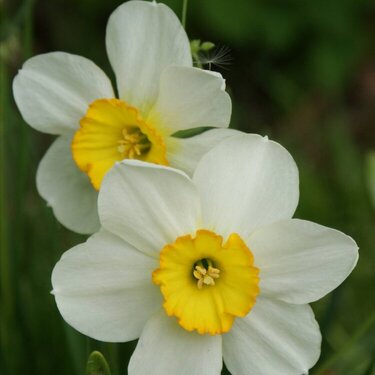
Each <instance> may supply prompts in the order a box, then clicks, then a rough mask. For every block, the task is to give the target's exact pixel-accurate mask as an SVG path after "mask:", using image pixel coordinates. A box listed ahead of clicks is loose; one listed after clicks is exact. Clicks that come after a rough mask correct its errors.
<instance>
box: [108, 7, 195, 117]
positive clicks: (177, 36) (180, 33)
mask: <svg viewBox="0 0 375 375" xmlns="http://www.w3.org/2000/svg"><path fill="white" fill-rule="evenodd" d="M106 45H107V51H108V56H109V60H110V62H111V65H112V68H113V70H114V71H115V74H116V78H117V86H118V91H119V93H120V98H121V99H123V100H125V101H126V102H128V103H129V104H131V105H133V106H136V107H138V108H139V109H141V111H142V112H143V114H144V115H145V113H147V111H148V109H149V108H150V107H151V106H152V104H153V103H154V101H155V98H156V95H157V92H158V87H159V79H160V75H161V73H162V71H163V70H164V69H165V68H166V67H167V66H169V65H183V66H191V65H192V60H191V52H190V44H189V40H188V37H187V35H186V33H185V30H184V29H183V27H182V25H181V23H180V21H179V20H178V18H177V17H176V15H175V14H174V13H173V12H172V10H171V9H169V8H168V7H167V6H165V5H164V4H156V2H146V1H129V2H127V3H125V4H123V5H120V6H119V7H118V8H117V9H116V10H115V11H114V12H113V13H112V15H111V17H110V18H109V21H108V26H107V34H106Z"/></svg>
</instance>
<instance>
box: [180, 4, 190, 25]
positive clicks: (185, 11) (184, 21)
mask: <svg viewBox="0 0 375 375" xmlns="http://www.w3.org/2000/svg"><path fill="white" fill-rule="evenodd" d="M188 2H189V0H183V3H182V17H181V23H182V26H183V27H184V29H185V30H186V15H187V7H188Z"/></svg>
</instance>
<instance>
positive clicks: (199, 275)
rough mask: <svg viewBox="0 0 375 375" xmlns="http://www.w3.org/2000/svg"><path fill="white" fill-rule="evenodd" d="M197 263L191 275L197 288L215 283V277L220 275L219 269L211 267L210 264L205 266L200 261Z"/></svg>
mask: <svg viewBox="0 0 375 375" xmlns="http://www.w3.org/2000/svg"><path fill="white" fill-rule="evenodd" d="M199 263H200V264H199V265H196V266H195V269H194V271H193V275H194V277H195V278H196V279H197V286H198V289H202V288H203V286H204V285H215V279H218V278H219V277H220V270H219V269H218V268H215V267H212V265H211V264H209V265H208V267H207V268H205V267H204V266H203V264H202V262H199Z"/></svg>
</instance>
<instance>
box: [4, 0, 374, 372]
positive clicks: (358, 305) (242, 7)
mask: <svg viewBox="0 0 375 375" xmlns="http://www.w3.org/2000/svg"><path fill="white" fill-rule="evenodd" d="M120 3H121V1H115V0H106V1H103V0H80V1H77V0H53V1H52V0H36V1H32V0H24V1H19V0H12V1H4V0H2V1H0V20H1V24H0V88H1V95H0V141H1V149H0V167H1V170H0V172H1V175H0V178H1V181H0V182H1V183H0V193H1V194H0V197H1V201H0V208H1V216H0V218H1V223H0V224H1V225H0V243H1V248H0V250H1V253H0V256H1V258H0V262H1V263H0V282H1V289H0V293H1V294H0V298H1V299H0V334H1V352H0V373H1V374H4V375H7V374H11V375H13V374H38V375H43V374H54V375H59V374H64V375H65V374H77V375H78V374H83V373H84V368H85V363H86V360H87V356H88V354H89V353H90V352H91V351H92V350H94V349H99V350H101V351H102V352H103V353H104V354H105V356H106V358H107V360H108V361H109V364H110V366H111V368H112V373H113V374H114V375H117V374H119V373H122V374H124V373H125V371H126V367H127V361H128V358H129V356H130V355H131V353H132V351H133V348H134V345H135V342H134V343H127V344H119V345H115V344H105V343H99V342H96V341H94V340H90V339H87V338H85V337H84V336H82V335H80V334H78V333H77V332H75V331H74V330H73V329H72V328H70V327H69V326H67V324H65V322H64V321H63V320H62V318H61V317H60V315H59V313H58V311H57V308H56V306H55V302H54V299H53V297H52V295H50V293H49V292H50V289H51V283H50V275H51V271H52V268H53V266H54V264H55V263H56V261H57V260H58V259H59V257H60V256H61V254H62V253H63V251H65V250H67V249H68V248H70V247H72V246H73V245H74V244H77V243H79V242H82V241H83V240H84V237H83V236H78V235H75V234H73V233H71V232H69V231H68V230H66V229H64V228H63V227H62V226H61V225H59V224H58V223H57V221H56V220H55V219H54V217H53V215H52V211H51V210H50V209H49V208H48V207H46V205H45V203H44V202H43V200H42V199H41V198H40V197H39V196H38V194H37V192H36V189H35V172H36V168H37V165H38V162H39V160H40V159H41V158H42V156H43V154H44V152H45V150H46V149H47V148H48V146H49V145H50V144H51V142H52V139H53V137H51V136H48V135H45V134H41V133H37V132H36V131H34V130H33V129H31V128H30V127H28V126H27V125H26V124H25V123H24V122H23V121H22V119H21V117H20V115H19V113H18V111H17V109H16V107H15V104H14V100H13V97H12V92H11V82H12V79H13V77H14V75H15V74H16V72H17V69H19V68H20V67H21V66H22V63H23V62H24V61H25V60H26V59H27V58H28V57H30V56H32V55H35V54H39V53H45V52H50V51H66V52H70V53H75V54H79V55H83V56H85V57H88V58H90V59H92V60H93V61H95V62H96V63H97V64H98V65H99V66H101V67H102V68H103V69H104V70H105V71H106V72H107V73H108V74H109V76H110V77H113V73H112V72H111V69H110V66H109V63H108V60H107V57H106V52H105V46H104V36H105V26H106V22H107V19H108V16H109V15H110V13H111V12H112V11H113V10H114V9H115V7H116V6H118V5H119V4H120ZM165 3H167V4H168V5H170V6H171V7H172V8H173V9H174V10H175V11H176V13H177V15H178V16H180V14H181V9H182V0H170V1H165ZM187 32H188V34H189V37H190V38H191V39H200V40H202V41H210V42H213V43H215V44H216V52H215V51H214V53H213V57H212V56H210V57H208V59H211V60H214V61H216V60H217V61H216V62H217V65H218V66H217V67H215V66H214V65H212V64H211V65H212V68H213V69H215V70H218V71H220V72H221V73H222V74H223V75H224V76H225V78H226V80H227V86H228V91H229V93H230V95H231V97H232V101H233V116H232V123H231V127H233V128H236V129H241V130H243V131H246V132H254V133H260V134H262V135H268V136H269V137H270V138H271V139H274V140H276V141H278V142H280V143H282V144H283V145H284V146H285V147H287V148H288V149H289V151H290V152H291V153H292V155H293V156H294V158H295V160H296V162H297V165H298V167H299V170H300V180H301V181H300V185H301V186H300V187H301V199H300V205H299V208H298V211H297V214H296V216H297V217H300V218H303V219H308V220H312V221H316V222H318V223H320V224H323V225H327V226H330V227H335V228H337V229H339V230H342V231H344V232H345V233H347V234H349V235H351V236H352V237H353V238H354V239H355V240H356V241H357V242H358V244H359V246H360V260H359V263H358V266H357V267H356V268H355V270H354V272H353V273H352V275H351V276H350V277H349V279H348V280H347V281H345V282H344V283H343V284H342V286H340V287H339V288H338V289H337V290H335V291H334V292H333V293H331V294H329V295H328V296H327V297H325V298H324V299H322V300H321V301H319V302H317V303H314V304H313V308H314V311H315V313H316V317H317V320H318V321H319V324H320V327H321V330H322V333H323V338H324V340H323V346H322V355H321V359H320V361H319V362H318V364H317V365H316V367H315V368H314V369H313V370H312V371H311V373H312V374H314V375H315V374H325V375H341V374H344V375H345V374H350V375H371V374H373V373H374V372H373V371H375V369H374V359H373V358H374V354H375V353H374V348H375V345H374V336H375V332H374V322H375V316H374V289H375V288H374V285H375V279H374V268H375V264H374V243H375V241H374V240H375V231H374V229H375V220H374V206H375V153H374V151H375V128H374V127H375V2H374V1H370V0H314V1H305V0H282V1H281V0H274V1H271V0H203V1H202V0H190V2H189V7H188V14H187ZM215 56H216V57H215ZM206 67H208V65H206ZM281 375H283V374H281Z"/></svg>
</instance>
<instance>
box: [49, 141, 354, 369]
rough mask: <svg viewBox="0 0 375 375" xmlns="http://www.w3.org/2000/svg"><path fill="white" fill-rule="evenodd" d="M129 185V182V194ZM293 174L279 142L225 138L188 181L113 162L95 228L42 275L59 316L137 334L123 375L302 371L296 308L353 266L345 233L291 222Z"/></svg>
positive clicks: (300, 320) (301, 314)
mask: <svg viewBox="0 0 375 375" xmlns="http://www.w3.org/2000/svg"><path fill="white" fill-rule="evenodd" d="M140 187H141V188H140ZM298 190H299V189H298V170H297V167H296V165H295V163H294V161H293V159H292V157H291V155H290V154H289V153H288V152H287V151H286V150H285V149H284V148H283V147H281V146H280V145H279V144H277V143H275V142H272V141H269V140H268V139H267V138H262V137H260V136H257V135H246V134H244V135H241V136H233V137H231V138H229V139H227V140H224V141H223V142H221V143H220V144H219V145H217V146H216V147H214V148H213V149H212V150H210V151H209V152H208V153H207V154H206V155H205V156H203V158H202V159H201V160H200V162H199V163H198V166H197V169H196V171H195V173H194V175H193V177H192V179H190V178H189V177H188V176H187V175H186V174H185V173H183V172H181V171H178V170H175V169H172V168H169V167H164V166H157V165H154V164H147V163H143V162H141V161H123V162H120V163H118V164H117V165H116V166H115V167H114V168H112V169H111V171H110V172H109V173H108V174H107V176H106V177H105V178H104V182H103V184H102V188H101V191H100V193H99V203H98V207H99V216H100V221H101V223H102V226H103V227H102V229H101V231H100V232H98V233H97V234H95V235H93V236H92V237H91V238H89V239H88V241H87V242H86V243H84V244H81V245H78V246H76V247H74V248H73V249H71V250H69V251H68V252H66V253H65V254H64V255H63V256H62V258H61V260H60V261H59V262H58V263H57V265H56V267H55V269H54V271H53V275H52V284H53V294H54V295H55V298H56V302H57V306H58V308H59V310H60V312H61V314H62V316H63V317H64V319H65V320H66V321H67V322H68V323H69V324H70V325H72V326H73V327H74V328H76V329H77V330H78V331H80V332H82V333H83V334H85V335H88V336H90V337H93V338H95V339H97V340H102V341H110V342H122V341H129V340H134V339H136V338H138V337H140V340H139V341H138V345H137V347H136V349H135V352H134V354H133V356H132V358H131V360H130V364H129V374H131V375H141V374H144V375H148V374H153V375H158V374H163V375H164V374H170V375H174V374H178V375H190V374H197V375H198V374H202V375H211V374H212V375H213V374H219V373H220V370H221V368H222V358H224V362H225V364H226V366H227V368H228V369H229V370H230V372H231V373H232V374H243V375H251V374H254V375H263V374H265V375H273V374H275V375H280V374H283V375H288V374H305V373H307V372H308V370H309V368H311V367H312V366H313V365H314V364H315V362H316V361H317V359H318V357H319V354H320V344H321V335H320V332H319V327H318V324H317V322H316V321H315V319H314V314H313V312H312V310H311V308H310V306H309V305H308V303H309V302H312V301H315V300H317V299H319V298H321V297H323V296H324V295H326V294H327V293H328V292H330V291H331V290H333V289H334V288H336V287H337V286H338V285H339V284H340V283H341V282H342V281H343V280H344V279H345V278H346V277H347V276H348V275H349V273H350V272H351V271H352V269H353V267H354V266H355V264H356V262H357V258H358V249H357V245H356V243H355V242H354V241H353V240H352V239H351V238H350V237H348V236H346V235H345V234H343V233H341V232H339V231H337V230H334V229H330V228H326V227H323V226H321V225H318V224H314V223H312V222H309V221H305V220H298V219H292V216H293V213H294V211H295V209H296V206H297V203H298V197H299V191H298Z"/></svg>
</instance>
